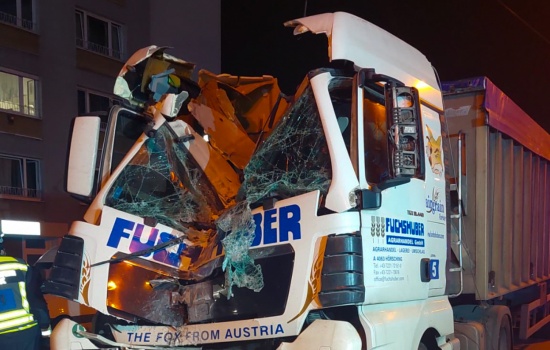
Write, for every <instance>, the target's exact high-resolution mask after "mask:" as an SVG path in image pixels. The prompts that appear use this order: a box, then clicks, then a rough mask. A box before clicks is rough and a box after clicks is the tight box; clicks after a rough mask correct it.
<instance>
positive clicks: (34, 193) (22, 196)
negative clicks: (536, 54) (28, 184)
mask: <svg viewBox="0 0 550 350" xmlns="http://www.w3.org/2000/svg"><path fill="white" fill-rule="evenodd" d="M0 198H3V199H19V200H30V201H40V200H41V198H42V191H39V190H36V189H33V188H22V187H10V186H0Z"/></svg>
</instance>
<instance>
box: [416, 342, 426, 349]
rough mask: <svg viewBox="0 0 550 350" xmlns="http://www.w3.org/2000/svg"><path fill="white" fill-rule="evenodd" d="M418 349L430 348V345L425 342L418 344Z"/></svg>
mask: <svg viewBox="0 0 550 350" xmlns="http://www.w3.org/2000/svg"><path fill="white" fill-rule="evenodd" d="M418 350H428V347H427V346H426V345H425V344H424V343H422V342H421V343H420V344H418Z"/></svg>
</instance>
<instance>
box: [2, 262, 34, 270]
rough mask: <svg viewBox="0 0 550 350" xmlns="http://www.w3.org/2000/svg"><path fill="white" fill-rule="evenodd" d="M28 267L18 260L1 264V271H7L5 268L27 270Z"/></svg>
mask: <svg viewBox="0 0 550 350" xmlns="http://www.w3.org/2000/svg"><path fill="white" fill-rule="evenodd" d="M27 269H28V266H27V265H25V264H21V263H18V262H13V263H5V264H0V271H5V270H21V271H27Z"/></svg>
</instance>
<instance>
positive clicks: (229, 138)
mask: <svg viewBox="0 0 550 350" xmlns="http://www.w3.org/2000/svg"><path fill="white" fill-rule="evenodd" d="M220 95H222V94H220ZM222 100H223V98H222ZM203 102H205V103H207V102H206V101H204V100H203ZM222 103H223V102H222ZM189 110H190V111H191V113H192V114H193V116H194V117H195V119H196V120H197V121H198V122H199V123H200V125H201V126H202V127H203V128H204V132H205V134H207V135H208V137H209V140H210V143H211V145H212V147H214V148H216V149H217V150H218V151H219V153H220V154H221V155H222V156H223V157H225V158H226V159H227V160H229V161H230V162H231V163H232V164H233V165H235V166H236V167H237V168H239V169H242V168H244V167H245V166H246V163H248V161H249V160H250V157H251V156H252V153H253V152H254V147H255V144H254V142H252V140H251V139H250V138H249V137H248V135H247V133H246V131H245V130H244V129H243V128H242V127H241V126H240V124H239V123H238V121H237V120H236V119H235V118H231V119H230V118H228V117H227V116H226V115H224V114H222V113H220V112H219V111H217V110H214V109H212V108H210V107H209V106H208V105H206V104H200V103H196V102H191V103H190V104H189Z"/></svg>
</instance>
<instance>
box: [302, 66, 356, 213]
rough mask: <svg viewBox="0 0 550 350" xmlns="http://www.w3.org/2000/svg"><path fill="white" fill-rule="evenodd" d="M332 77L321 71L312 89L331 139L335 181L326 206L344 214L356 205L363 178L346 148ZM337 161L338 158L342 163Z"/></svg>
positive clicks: (328, 142)
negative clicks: (330, 88)
mask: <svg viewBox="0 0 550 350" xmlns="http://www.w3.org/2000/svg"><path fill="white" fill-rule="evenodd" d="M331 78H332V77H331V75H330V73H328V72H327V73H322V74H319V75H317V76H315V77H313V78H312V79H311V88H312V89H313V92H314V94H315V102H317V107H318V109H319V116H320V117H321V122H322V124H323V131H324V133H325V137H326V138H327V147H328V150H329V153H330V159H332V181H331V183H330V187H329V190H328V193H327V198H326V203H325V206H326V207H327V208H328V209H330V210H333V211H335V212H337V213H341V212H343V211H346V210H349V209H351V208H353V207H354V206H355V203H354V201H352V199H354V198H355V197H354V195H353V191H354V189H356V188H357V187H358V186H359V181H358V180H357V176H356V175H355V171H354V170H353V165H352V164H351V159H350V157H349V154H348V151H347V150H346V145H345V143H344V140H343V138H342V134H341V132H340V127H339V126H338V121H337V120H336V114H334V108H333V107H332V101H331V99H330V94H329V92H328V89H327V87H328V85H329V82H330V79H331ZM350 127H351V126H350ZM335 160H338V162H336V161H335ZM352 195H353V196H352Z"/></svg>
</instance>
